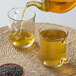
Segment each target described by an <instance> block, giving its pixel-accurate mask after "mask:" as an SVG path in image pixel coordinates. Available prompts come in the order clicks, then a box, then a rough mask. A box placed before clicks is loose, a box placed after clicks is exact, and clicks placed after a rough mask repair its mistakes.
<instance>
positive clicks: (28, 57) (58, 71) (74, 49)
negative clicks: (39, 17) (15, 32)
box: [0, 23, 76, 76]
mask: <svg viewBox="0 0 76 76" xmlns="http://www.w3.org/2000/svg"><path fill="white" fill-rule="evenodd" d="M45 25H46V26H47V25H55V24H48V23H37V24H36V25H35V27H36V29H35V34H36V40H35V43H34V44H33V45H32V46H31V47H29V48H27V49H21V48H16V47H14V46H13V45H12V44H11V43H10V42H9V39H8V27H2V28H0V65H2V64H6V63H16V64H19V65H21V66H22V67H23V68H24V70H25V76H76V40H75V39H76V30H74V29H71V28H68V27H66V28H67V30H68V31H69V36H68V40H69V42H70V45H71V60H70V62H69V63H68V64H64V65H62V66H61V67H58V68H53V67H51V68H48V67H45V66H43V65H42V63H41V62H40V60H39V58H38V50H39V46H38V28H40V27H41V26H45Z"/></svg>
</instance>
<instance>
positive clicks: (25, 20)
mask: <svg viewBox="0 0 76 76" xmlns="http://www.w3.org/2000/svg"><path fill="white" fill-rule="evenodd" d="M13 9H24V8H23V7H18V8H17V7H15V8H12V9H10V10H9V11H8V12H7V16H8V18H9V19H11V20H14V21H22V20H18V19H14V18H12V17H10V15H9V14H10V12H11V11H12V10H13ZM30 10H31V9H30ZM31 11H32V12H33V13H34V16H33V17H32V18H30V19H28V20H31V19H33V18H35V16H36V13H35V11H33V10H31ZM23 21H27V20H23Z"/></svg>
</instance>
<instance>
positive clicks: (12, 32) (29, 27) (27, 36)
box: [8, 8, 36, 48]
mask: <svg viewBox="0 0 76 76" xmlns="http://www.w3.org/2000/svg"><path fill="white" fill-rule="evenodd" d="M23 10H24V9H23V8H14V9H12V10H10V11H9V12H8V17H9V19H10V21H11V22H10V24H9V40H10V42H11V43H12V44H13V45H15V46H18V47H25V48H26V47H29V46H31V45H32V44H33V43H34V40H35V35H34V29H35V27H34V21H35V15H36V14H35V12H34V11H32V10H27V11H26V14H25V16H24V17H22V15H23ZM30 13H31V14H30Z"/></svg>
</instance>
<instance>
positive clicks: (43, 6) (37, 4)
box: [26, 1, 45, 11]
mask: <svg viewBox="0 0 76 76" xmlns="http://www.w3.org/2000/svg"><path fill="white" fill-rule="evenodd" d="M30 6H36V7H37V8H39V9H41V10H43V11H45V4H44V3H40V2H36V1H31V2H28V3H27V4H26V7H27V8H28V7H30Z"/></svg>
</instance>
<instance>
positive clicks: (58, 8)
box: [26, 0, 76, 13]
mask: <svg viewBox="0 0 76 76" xmlns="http://www.w3.org/2000/svg"><path fill="white" fill-rule="evenodd" d="M75 5H76V0H42V1H41V2H38V1H30V2H28V3H27V4H26V7H27V8H28V7H30V6H36V7H38V8H39V9H40V10H42V11H46V12H55V13H65V12H68V11H70V10H71V9H72V8H74V7H75Z"/></svg>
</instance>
